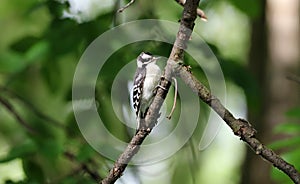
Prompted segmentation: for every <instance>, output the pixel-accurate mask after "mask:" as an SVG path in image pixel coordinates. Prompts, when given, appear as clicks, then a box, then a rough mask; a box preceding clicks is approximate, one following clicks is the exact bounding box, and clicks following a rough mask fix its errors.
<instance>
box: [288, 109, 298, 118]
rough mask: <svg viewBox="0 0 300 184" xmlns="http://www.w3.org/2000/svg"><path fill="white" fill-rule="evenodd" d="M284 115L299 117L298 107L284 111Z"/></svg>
mask: <svg viewBox="0 0 300 184" xmlns="http://www.w3.org/2000/svg"><path fill="white" fill-rule="evenodd" d="M286 116H288V117H291V118H300V107H294V108H292V109H290V110H289V111H287V112H286Z"/></svg>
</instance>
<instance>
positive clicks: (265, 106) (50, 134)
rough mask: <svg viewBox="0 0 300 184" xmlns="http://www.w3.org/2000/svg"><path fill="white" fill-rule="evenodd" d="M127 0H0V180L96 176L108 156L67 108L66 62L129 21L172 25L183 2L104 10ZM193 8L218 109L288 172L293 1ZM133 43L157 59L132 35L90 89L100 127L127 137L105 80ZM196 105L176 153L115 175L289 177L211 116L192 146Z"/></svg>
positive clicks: (293, 113)
mask: <svg viewBox="0 0 300 184" xmlns="http://www.w3.org/2000/svg"><path fill="white" fill-rule="evenodd" d="M127 2H128V1H120V0H114V1H112V0H86V1H80V0H69V1H67V0H60V1H58V0H57V1H54V0H48V1H47V0H26V1H21V0H15V1H8V0H2V1H1V2H0V27H1V30H2V34H0V183H96V181H99V180H100V179H101V178H104V177H105V176H106V174H107V173H108V171H109V169H110V168H111V167H112V165H113V161H112V160H109V159H107V158H105V157H103V156H101V155H100V154H99V153H97V152H96V151H95V150H94V149H93V148H91V147H90V146H89V144H88V143H87V142H86V141H85V139H84V138H83V136H82V135H81V133H80V131H79V129H78V126H77V123H76V121H75V118H74V115H73V110H72V80H73V75H74V71H75V68H76V65H77V63H78V61H79V59H80V57H81V55H82V54H83V52H84V50H85V49H86V48H87V47H88V45H89V44H90V43H91V42H92V41H93V40H94V39H95V38H97V37H98V36H99V35H101V34H102V33H103V32H105V31H107V30H109V29H111V28H113V27H115V26H118V25H120V24H122V23H126V22H129V21H132V20H138V19H147V18H151V19H161V20H170V21H173V22H178V20H179V19H180V17H181V12H182V9H183V8H182V7H181V6H180V5H178V4H177V3H176V2H175V1H159V0H154V1H137V2H136V3H135V4H133V5H132V6H130V7H129V8H128V9H126V10H125V11H124V12H123V13H116V11H117V9H118V8H120V7H122V6H123V5H124V4H125V3H127ZM199 7H200V8H201V9H203V10H204V11H205V13H206V15H207V17H208V21H207V22H203V21H201V20H200V19H197V20H196V22H195V23H196V25H195V29H194V31H195V32H197V33H198V34H200V35H201V36H202V38H203V39H204V40H205V41H206V42H207V43H208V44H209V46H210V48H211V49H212V51H213V52H214V54H215V55H216V56H217V58H218V61H219V62H220V65H221V67H222V71H223V73H224V76H225V79H226V88H227V103H226V104H225V105H226V107H227V108H228V109H229V110H230V111H232V112H233V114H234V115H236V116H237V117H241V118H245V119H249V121H250V122H251V123H253V125H254V126H255V127H256V129H257V130H258V135H257V137H258V138H259V139H260V140H262V141H263V142H264V143H265V144H268V145H269V146H270V147H271V148H273V149H275V151H276V152H277V153H280V154H281V155H283V157H284V158H285V159H286V160H287V161H289V162H290V163H292V164H294V165H295V167H296V168H297V169H298V170H300V159H299V158H300V138H299V134H300V124H299V123H300V121H299V120H300V105H299V101H300V98H299V96H300V93H299V92H300V82H299V81H300V80H299V76H300V72H299V67H300V65H299V64H300V62H299V61H300V54H299V50H300V44H299V43H300V31H299V30H300V26H299V17H300V16H299V14H300V3H299V1H298V0H286V1H280V0H276V1H275V0H268V1H265V0H261V1H259V0H244V1H240V0H211V1H208V0H203V1H201V3H200V6H199ZM173 34H174V36H175V35H176V32H174V33H173ZM113 44H114V43H107V47H111V45H113ZM143 50H147V51H151V52H152V53H154V54H157V55H162V56H165V57H167V56H168V55H169V53H170V50H171V46H170V45H166V44H163V43H157V42H143V43H136V44H133V45H128V46H126V47H123V48H122V49H120V50H119V51H116V52H115V53H114V55H112V56H111V57H110V59H109V61H108V62H107V63H106V65H107V66H106V68H105V70H103V71H102V73H101V74H100V75H99V78H98V82H97V86H96V98H97V99H96V100H97V103H99V104H98V105H99V106H100V107H101V106H104V107H105V108H102V109H101V108H100V109H98V110H99V113H102V114H104V116H103V118H104V119H103V121H104V123H105V124H106V126H107V128H108V129H109V130H110V131H111V132H112V133H113V134H114V135H116V136H117V137H118V138H120V139H121V140H125V141H129V140H130V138H131V136H132V134H131V133H130V131H128V130H127V129H126V128H125V127H124V125H122V124H121V123H120V120H118V119H117V116H116V115H115V114H114V112H113V111H112V107H111V99H110V95H111V86H112V83H113V80H114V78H115V76H116V75H117V72H118V71H119V70H120V69H121V68H122V67H124V66H125V65H126V64H128V63H129V62H130V61H132V60H134V58H136V57H137V56H138V54H139V53H140V52H141V51H143ZM185 62H186V64H189V65H191V66H192V72H193V73H194V74H195V76H197V77H198V79H199V80H200V81H203V83H205V84H206V83H207V81H206V78H205V76H204V74H203V71H202V70H201V68H200V67H199V66H197V65H195V64H194V63H195V62H194V61H193V59H192V58H191V57H190V56H186V58H185ZM109 63H111V64H109ZM132 72H134V71H132ZM133 75H134V73H132V75H128V78H127V79H126V80H131V78H132V77H133ZM170 95H171V96H172V95H173V94H172V93H171V94H170ZM170 99H172V98H170ZM170 99H168V100H170ZM168 108H169V107H168ZM201 108H202V109H204V111H202V112H201V113H200V118H199V122H198V126H197V128H196V130H195V132H194V134H193V136H192V137H191V138H190V140H189V141H188V143H187V144H186V145H185V146H184V147H183V148H182V149H181V150H180V151H178V152H177V153H176V154H175V155H173V156H172V157H170V158H169V159H167V160H164V161H162V162H159V163H156V164H153V165H147V166H129V168H127V170H126V172H125V173H124V175H123V176H122V178H121V179H120V180H119V181H118V183H164V184H167V183H172V184H176V183H196V184H198V183H211V184H219V183H220V184H221V183H222V184H224V183H225V184H237V183H243V184H248V183H249V184H250V183H251V184H254V183H255V184H256V183H258V184H259V183H264V184H269V183H270V184H271V183H292V182H291V181H290V180H289V178H288V177H287V176H285V175H284V174H282V173H281V172H280V171H278V170H276V169H274V168H272V167H271V164H269V163H267V162H265V161H264V160H262V159H261V158H260V157H258V156H256V155H255V154H254V153H253V152H252V150H250V149H249V148H248V147H247V146H246V145H245V144H244V143H243V142H241V141H240V140H239V139H238V137H235V136H234V135H233V133H232V132H231V130H230V129H229V128H228V127H227V126H226V125H225V124H224V123H222V121H221V120H219V121H220V122H221V123H222V124H223V125H222V127H221V130H220V132H219V134H218V135H217V137H216V138H215V140H214V142H213V143H212V144H211V145H210V147H208V148H207V149H206V150H204V151H199V149H198V144H199V141H200V138H201V133H202V132H203V128H204V127H205V125H204V124H203V122H205V120H206V118H207V116H208V115H207V114H208V112H209V108H208V107H207V106H206V105H205V104H202V103H201ZM177 116H178V114H175V115H174V117H175V118H174V119H176V117H177ZM133 121H135V120H134V119H133ZM111 122H114V123H111ZM162 149H165V148H162Z"/></svg>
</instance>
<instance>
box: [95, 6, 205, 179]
mask: <svg viewBox="0 0 300 184" xmlns="http://www.w3.org/2000/svg"><path fill="white" fill-rule="evenodd" d="M199 1H200V0H187V2H186V3H185V4H184V10H183V14H182V18H181V21H180V28H179V31H178V33H177V37H176V41H175V43H174V46H173V49H172V52H171V54H170V57H169V59H168V62H167V66H166V68H165V75H164V77H162V79H161V81H160V86H162V88H158V90H157V93H156V95H155V97H154V100H153V102H152V104H151V105H150V107H149V110H148V113H147V115H146V117H145V124H146V125H147V126H146V127H148V128H146V129H141V130H139V131H138V132H137V134H136V135H135V136H134V137H133V138H132V140H131V141H130V143H129V144H128V146H127V148H126V149H125V151H124V152H123V153H122V154H121V155H120V157H119V158H118V160H117V161H116V162H115V164H114V167H113V168H112V169H111V170H110V172H109V174H108V176H107V177H106V178H105V179H104V180H102V181H101V183H102V184H109V183H114V182H115V181H116V180H117V179H118V178H120V177H121V175H122V173H123V172H124V170H125V168H126V167H127V165H128V163H129V162H130V160H131V159H132V157H133V156H134V155H135V154H136V153H137V152H138V150H139V148H140V145H141V144H142V143H143V141H144V140H145V138H146V137H147V136H148V135H149V133H150V132H151V131H152V129H153V127H154V126H155V123H156V122H157V119H158V117H159V110H160V108H161V106H162V104H163V102H164V99H165V97H166V95H167V93H168V90H169V88H170V84H171V82H170V81H171V78H172V76H173V66H172V64H173V63H174V62H172V60H175V61H178V60H183V52H184V48H185V47H186V46H185V45H186V42H187V41H188V40H189V38H190V35H191V33H192V31H191V30H193V28H194V21H195V19H196V18H197V7H198V4H199Z"/></svg>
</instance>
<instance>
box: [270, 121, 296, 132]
mask: <svg viewBox="0 0 300 184" xmlns="http://www.w3.org/2000/svg"><path fill="white" fill-rule="evenodd" d="M274 131H275V133H285V134H300V124H298V123H284V124H279V125H277V126H276V127H275V129H274Z"/></svg>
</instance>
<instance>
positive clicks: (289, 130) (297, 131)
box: [270, 107, 300, 184]
mask: <svg viewBox="0 0 300 184" xmlns="http://www.w3.org/2000/svg"><path fill="white" fill-rule="evenodd" d="M286 117H287V118H288V119H289V121H291V122H290V123H282V124H280V125H278V126H277V127H276V128H275V132H276V133H279V134H284V135H285V136H287V138H285V139H284V140H279V141H276V142H274V143H272V144H271V145H270V147H271V148H273V149H275V150H279V149H281V150H284V154H283V157H284V159H285V160H286V161H287V162H289V163H293V165H294V166H295V167H296V169H297V170H299V169H300V157H299V155H300V124H299V122H300V108H299V107H295V108H292V109H290V110H289V111H288V112H287V113H286ZM272 177H273V178H274V179H276V180H277V181H278V182H280V183H284V184H289V183H293V182H292V181H291V180H290V179H289V178H288V177H287V176H286V175H285V174H283V173H282V172H280V171H278V170H277V169H272Z"/></svg>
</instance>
